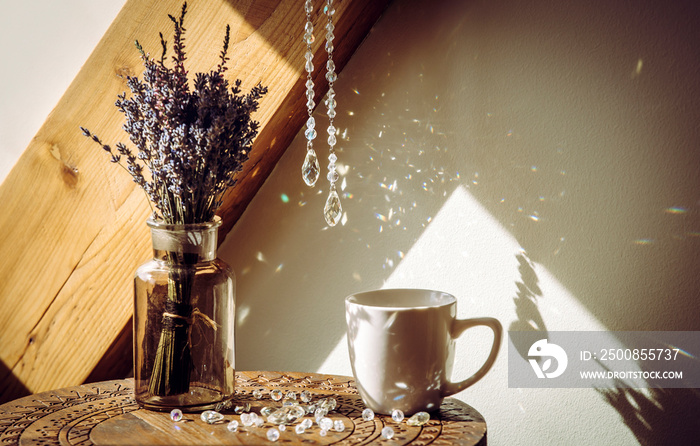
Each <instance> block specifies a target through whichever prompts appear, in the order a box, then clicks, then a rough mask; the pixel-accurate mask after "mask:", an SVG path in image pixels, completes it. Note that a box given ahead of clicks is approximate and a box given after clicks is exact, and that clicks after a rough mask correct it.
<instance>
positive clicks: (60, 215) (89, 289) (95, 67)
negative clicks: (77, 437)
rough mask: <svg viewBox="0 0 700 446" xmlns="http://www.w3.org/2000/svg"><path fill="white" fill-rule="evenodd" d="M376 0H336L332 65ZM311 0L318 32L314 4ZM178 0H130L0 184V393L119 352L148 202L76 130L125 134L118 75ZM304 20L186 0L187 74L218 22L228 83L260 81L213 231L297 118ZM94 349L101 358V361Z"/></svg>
mask: <svg viewBox="0 0 700 446" xmlns="http://www.w3.org/2000/svg"><path fill="white" fill-rule="evenodd" d="M388 1H389V0H379V1H377V0H351V1H350V0H347V1H343V0H336V2H335V4H336V11H337V12H336V16H335V17H336V18H335V20H336V23H337V25H336V30H335V34H336V50H335V54H334V59H335V60H336V64H337V66H338V70H340V69H342V67H343V66H344V65H345V63H346V62H347V61H348V59H349V58H350V56H351V55H352V53H353V52H354V51H355V49H356V48H357V47H358V46H359V44H360V42H361V41H362V40H363V38H364V37H365V35H366V34H367V33H368V32H369V29H370V28H371V26H372V25H373V23H374V22H375V21H376V20H377V18H378V17H379V16H380V14H381V12H382V11H383V10H384V8H385V7H386V5H387V4H388ZM313 3H314V15H313V20H314V25H315V26H314V28H315V29H316V30H317V33H316V34H317V36H318V35H319V34H320V33H321V30H322V29H323V26H324V24H325V22H324V17H323V15H322V14H321V13H320V10H321V8H322V3H323V2H322V0H314V2H313ZM180 6H181V1H180V0H129V1H128V2H127V3H126V4H125V6H124V8H123V9H122V11H121V12H120V13H119V15H118V16H117V18H116V19H115V21H114V23H113V24H112V25H111V26H110V28H109V30H108V31H107V33H106V34H105V36H104V37H103V39H102V40H101V42H100V43H99V44H98V46H97V47H96V49H95V50H94V52H93V53H92V55H91V56H90V58H89V59H88V60H87V62H86V63H85V65H84V66H83V68H82V69H81V71H80V73H79V74H78V76H77V77H76V78H75V79H74V81H73V82H72V84H71V85H70V87H69V88H68V90H67V91H66V92H65V94H64V96H63V97H62V98H61V100H60V101H59V103H58V105H57V106H56V107H55V109H54V110H53V111H52V112H51V114H50V115H49V116H48V118H47V120H46V122H45V123H44V124H43V126H42V127H41V129H40V130H39V132H38V133H37V135H36V136H35V137H34V139H33V140H32V142H31V143H30V145H29V146H28V147H27V149H26V150H25V152H24V153H23V155H22V156H21V158H20V160H19V161H18V162H17V164H16V165H15V167H14V169H13V170H12V171H11V172H10V174H9V175H8V177H7V178H6V180H5V182H4V183H3V184H2V185H1V186H0V203H2V212H0V308H2V311H0V361H2V364H0V382H2V383H3V386H2V387H0V402H2V401H7V400H9V399H12V398H15V397H17V396H20V395H21V394H22V393H26V392H39V391H45V390H49V389H52V388H57V387H64V386H70V385H75V384H80V383H82V382H83V381H84V380H85V379H86V378H87V377H88V376H89V374H90V373H91V371H93V369H95V368H96V366H98V364H99V365H100V367H103V368H104V369H109V368H110V365H111V366H112V369H115V368H114V367H113V366H114V365H115V364H114V362H118V361H122V362H123V361H125V360H127V361H128V359H124V357H123V355H118V354H110V355H106V356H105V352H107V351H108V349H109V348H110V346H112V348H120V349H122V350H123V349H125V348H128V343H125V342H123V337H124V336H128V329H126V328H128V324H129V321H130V318H131V313H132V275H133V272H134V271H135V269H136V267H137V266H138V265H139V264H140V263H142V262H143V261H145V260H146V259H147V258H148V257H149V255H150V235H149V233H148V230H147V228H146V226H145V220H146V218H147V216H148V214H149V212H150V211H149V207H148V205H147V202H146V200H145V195H144V194H143V192H142V191H141V190H139V189H138V188H136V187H135V186H134V184H133V183H132V182H131V178H130V177H129V175H128V174H126V173H125V172H124V171H122V170H121V169H118V168H116V167H115V166H114V165H111V164H110V163H109V162H108V159H107V157H106V154H105V153H104V152H103V151H101V150H99V148H98V147H97V146H95V145H94V144H92V143H91V142H90V141H89V140H87V139H86V138H85V137H83V136H82V135H81V134H80V131H79V126H84V127H87V128H89V129H90V130H92V131H94V132H95V133H97V134H99V135H100V136H101V137H102V139H103V140H104V141H105V142H108V143H114V142H116V141H120V140H122V141H125V142H127V140H128V138H127V137H126V135H125V134H124V133H123V132H122V131H121V125H122V116H121V115H120V114H119V113H118V112H117V110H116V108H115V107H114V100H115V99H116V96H117V94H119V93H121V92H123V91H125V90H127V88H126V85H125V79H124V76H125V75H134V74H140V73H141V71H142V66H141V62H140V60H139V57H138V53H137V51H136V50H135V48H134V46H133V42H134V40H135V39H138V40H139V41H140V42H141V44H142V45H143V46H144V48H145V49H146V50H147V51H149V50H150V51H151V52H152V53H153V54H159V53H160V44H159V38H158V33H159V32H161V31H162V32H163V34H164V36H166V38H168V37H169V36H171V29H172V28H171V23H170V21H169V19H168V18H167V14H168V13H170V14H173V15H177V14H178V13H179V10H180ZM304 22H305V17H304V13H303V2H302V1H301V0H211V1H207V2H203V1H196V2H195V1H191V2H190V8H189V12H188V16H187V18H186V28H187V34H186V39H187V40H186V44H187V51H188V57H189V59H188V61H187V67H188V69H189V71H190V73H195V72H199V71H208V70H210V69H212V68H213V67H214V66H215V65H216V64H217V62H218V59H217V56H218V53H219V51H220V48H221V43H222V39H223V34H224V29H225V26H226V24H230V25H231V30H232V40H231V47H230V52H229V54H230V56H231V61H230V68H229V71H228V72H227V73H228V75H229V76H230V80H231V81H233V80H234V78H240V79H241V80H242V81H243V88H244V91H245V90H246V89H249V88H250V87H252V86H253V85H255V84H257V83H258V82H261V83H262V84H263V85H266V86H268V87H269V90H270V92H269V94H268V95H267V96H265V97H264V98H263V101H262V102H261V107H260V110H259V111H258V113H257V114H256V116H255V119H256V120H258V121H260V124H261V127H260V134H259V135H258V138H257V139H256V141H255V144H254V148H253V150H252V152H251V155H250V160H249V162H248V164H247V165H246V167H245V168H244V170H243V171H242V172H241V173H240V175H239V182H238V185H237V187H236V188H235V189H234V190H233V191H232V192H231V193H229V194H228V195H227V196H226V197H225V202H224V206H223V207H222V209H221V211H220V214H221V215H222V217H223V219H224V222H225V223H224V227H223V229H222V234H221V238H222V239H223V237H224V236H225V235H226V234H227V233H228V231H229V230H230V229H231V227H232V226H233V225H234V224H235V222H236V221H237V219H238V218H239V217H240V215H241V214H242V213H243V211H244V210H245V208H246V206H247V205H248V203H249V202H250V200H251V199H252V198H253V196H254V195H255V193H256V192H257V190H258V189H259V187H260V186H261V185H262V183H263V182H264V181H265V179H266V178H267V176H268V175H269V173H270V172H271V171H272V169H273V168H274V166H275V164H276V163H277V161H278V160H279V159H280V157H281V156H282V154H283V153H284V151H285V150H286V148H287V147H288V145H289V143H290V142H291V140H292V139H293V138H294V136H295V135H296V134H297V133H298V131H299V129H300V128H301V126H302V124H303V122H304V120H305V118H306V113H305V106H304V104H305V98H304V82H305V73H304V72H303V71H302V70H303V54H304V52H305V47H304V45H303V43H302V35H303V28H304ZM323 42H324V40H323V39H322V38H317V40H316V42H315V43H314V46H313V51H314V54H315V56H314V60H315V65H316V66H323V65H324V64H323V63H322V61H323V59H324V57H325V50H324V48H323ZM319 71H320V70H319ZM315 80H316V85H317V91H316V102H317V103H318V102H320V101H319V99H320V98H321V97H322V96H323V95H324V94H325V91H326V90H327V84H326V83H325V80H324V78H323V73H318V75H317V76H316V79H315ZM125 345H126V346H127V347H124V346H125ZM115 346H117V347H115ZM112 353H113V352H112ZM103 356H104V357H105V358H107V359H106V361H108V363H107V364H105V363H104V362H103V363H100V359H101V358H103ZM109 362H111V364H110V363H109ZM116 369H119V368H118V367H116ZM93 376H95V375H94V374H93Z"/></svg>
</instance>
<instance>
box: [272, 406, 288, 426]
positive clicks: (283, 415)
mask: <svg viewBox="0 0 700 446" xmlns="http://www.w3.org/2000/svg"><path fill="white" fill-rule="evenodd" d="M267 422H268V423H270V424H283V423H286V422H287V411H286V410H284V409H277V410H276V411H274V412H272V413H271V414H270V415H268V416H267Z"/></svg>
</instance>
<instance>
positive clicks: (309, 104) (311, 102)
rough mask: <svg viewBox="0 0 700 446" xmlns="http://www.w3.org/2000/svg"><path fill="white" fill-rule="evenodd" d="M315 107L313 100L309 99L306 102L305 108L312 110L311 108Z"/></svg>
mask: <svg viewBox="0 0 700 446" xmlns="http://www.w3.org/2000/svg"><path fill="white" fill-rule="evenodd" d="M315 106H316V103H315V102H314V100H313V99H309V100H308V101H306V108H308V109H309V110H313V108H314V107H315Z"/></svg>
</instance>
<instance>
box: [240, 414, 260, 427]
mask: <svg viewBox="0 0 700 446" xmlns="http://www.w3.org/2000/svg"><path fill="white" fill-rule="evenodd" d="M257 418H258V415H257V414H256V413H255V412H250V413H247V412H246V413H242V414H241V424H242V425H243V426H252V425H253V424H254V423H255V420H256V419H257Z"/></svg>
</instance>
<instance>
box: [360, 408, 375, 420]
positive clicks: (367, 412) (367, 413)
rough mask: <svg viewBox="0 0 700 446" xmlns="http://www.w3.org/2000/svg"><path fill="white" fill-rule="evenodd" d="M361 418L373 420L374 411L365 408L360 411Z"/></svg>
mask: <svg viewBox="0 0 700 446" xmlns="http://www.w3.org/2000/svg"><path fill="white" fill-rule="evenodd" d="M362 419H363V420H365V421H372V420H374V411H373V410H372V409H365V410H363V411H362Z"/></svg>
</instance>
